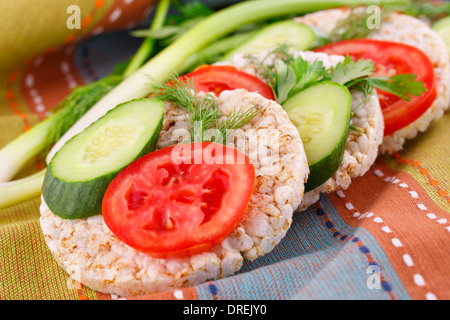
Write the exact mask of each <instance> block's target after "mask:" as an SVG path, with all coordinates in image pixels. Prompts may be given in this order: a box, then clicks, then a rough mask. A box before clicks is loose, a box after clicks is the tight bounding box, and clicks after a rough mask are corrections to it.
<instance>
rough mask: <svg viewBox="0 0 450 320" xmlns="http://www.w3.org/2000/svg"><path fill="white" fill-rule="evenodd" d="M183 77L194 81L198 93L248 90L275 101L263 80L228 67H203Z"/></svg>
mask: <svg viewBox="0 0 450 320" xmlns="http://www.w3.org/2000/svg"><path fill="white" fill-rule="evenodd" d="M183 77H186V78H190V79H192V81H193V83H194V87H195V88H196V90H197V91H198V92H200V91H204V92H213V93H214V94H216V95H219V94H220V93H221V92H222V91H224V90H235V89H246V90H247V91H249V92H257V93H259V94H260V95H262V96H263V97H264V98H266V99H271V100H275V96H274V94H273V91H272V89H271V88H270V87H269V86H268V85H267V84H265V83H264V82H263V81H262V80H261V79H259V78H258V77H255V76H253V75H251V74H249V73H247V72H244V71H240V70H238V69H237V68H235V67H233V66H228V65H214V66H211V65H203V66H200V67H198V68H197V69H195V70H194V71H192V72H190V73H188V74H186V75H184V76H183Z"/></svg>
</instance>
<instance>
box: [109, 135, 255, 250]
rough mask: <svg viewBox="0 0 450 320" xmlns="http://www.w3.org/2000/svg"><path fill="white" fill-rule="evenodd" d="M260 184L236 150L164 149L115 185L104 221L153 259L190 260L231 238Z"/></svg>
mask: <svg viewBox="0 0 450 320" xmlns="http://www.w3.org/2000/svg"><path fill="white" fill-rule="evenodd" d="M179 155H181V156H182V157H180V156H179ZM211 159H212V160H211ZM214 159H216V160H215V161H214ZM223 159H226V160H223ZM222 160H223V161H222ZM254 181H255V170H254V167H253V165H252V164H251V163H250V160H249V158H248V157H247V156H246V155H244V154H243V153H241V152H239V151H237V150H235V149H233V148H230V147H226V146H223V145H219V144H215V143H205V142H199V143H193V144H185V145H178V146H173V147H169V148H164V149H161V150H158V151H155V152H152V153H150V154H148V155H145V156H143V157H142V158H139V159H137V160H135V161H134V162H132V163H131V164H130V165H128V166H127V167H126V168H125V169H124V170H122V171H121V172H120V173H119V175H118V176H117V177H116V178H115V179H114V180H113V181H112V183H111V184H110V185H109V187H108V189H107V191H106V193H105V197H104V200H103V218H104V220H105V223H106V225H107V226H108V227H109V228H110V230H111V231H112V232H113V233H114V234H115V235H116V236H117V237H118V238H119V239H121V240H122V241H123V242H125V243H126V244H128V245H129V246H131V247H133V248H135V249H137V250H139V251H142V252H145V253H147V254H149V255H151V256H152V257H156V258H171V257H185V256H190V255H193V254H197V253H201V252H204V251H206V250H209V249H211V248H213V247H214V246H216V245H217V244H219V243H220V242H221V241H222V240H223V239H225V238H226V237H227V236H228V235H229V234H230V233H231V231H232V230H233V228H234V227H235V226H236V225H237V223H238V222H239V221H240V219H241V217H242V215H243V213H244V212H245V210H246V208H247V204H248V201H249V199H250V196H251V194H252V191H253V185H254Z"/></svg>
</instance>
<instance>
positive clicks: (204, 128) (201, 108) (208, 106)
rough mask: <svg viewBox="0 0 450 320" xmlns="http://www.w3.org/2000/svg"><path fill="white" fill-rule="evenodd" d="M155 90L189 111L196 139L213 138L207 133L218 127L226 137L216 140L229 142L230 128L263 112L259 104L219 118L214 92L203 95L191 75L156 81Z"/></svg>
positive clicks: (192, 134) (187, 116) (191, 127)
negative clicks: (162, 81) (163, 81)
mask: <svg viewBox="0 0 450 320" xmlns="http://www.w3.org/2000/svg"><path fill="white" fill-rule="evenodd" d="M151 94H152V95H153V96H154V97H159V98H160V99H162V100H165V101H171V102H173V103H175V104H176V105H177V106H179V107H181V108H183V109H185V110H186V111H187V112H188V114H187V115H186V121H187V122H188V123H189V125H190V134H191V141H192V142H200V141H210V138H209V137H207V136H206V135H207V132H208V130H209V129H213V128H214V127H215V129H216V130H218V132H219V133H220V134H221V137H222V141H218V139H216V141H215V142H217V143H222V144H225V143H226V137H227V134H228V132H229V130H236V129H239V128H241V127H242V126H244V125H245V124H247V123H248V122H249V121H250V120H251V119H253V117H255V116H256V115H257V114H258V112H259V109H255V108H250V109H248V110H247V111H245V112H243V113H242V112H241V109H239V111H236V109H235V110H234V111H233V112H232V113H231V114H230V115H229V116H228V117H226V119H225V120H222V121H219V117H220V116H221V113H220V111H219V108H218V105H217V100H216V98H215V97H214V96H213V95H212V94H211V93H205V94H203V95H201V96H199V95H198V93H197V90H196V89H195V86H194V84H193V82H192V79H190V78H183V77H174V78H173V79H172V80H170V81H168V82H167V83H164V84H153V85H152V89H151ZM216 138H217V136H216Z"/></svg>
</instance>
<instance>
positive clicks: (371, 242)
mask: <svg viewBox="0 0 450 320" xmlns="http://www.w3.org/2000/svg"><path fill="white" fill-rule="evenodd" d="M320 205H321V207H322V208H323V209H324V214H322V215H318V214H317V212H316V210H315V209H316V208H309V209H308V210H306V211H305V212H303V213H296V214H295V215H294V219H293V224H292V227H291V229H290V230H289V231H288V233H287V235H286V237H285V238H284V239H283V240H282V241H281V242H280V244H279V245H278V246H277V247H276V248H275V249H274V250H273V251H272V252H271V253H269V254H266V255H265V256H263V257H261V258H259V259H256V260H254V261H247V260H246V261H244V265H243V267H242V269H241V270H240V271H239V272H238V273H237V274H236V275H234V276H232V277H228V278H225V279H220V280H216V281H212V283H214V285H215V292H216V295H215V298H217V299H242V300H246V299H390V298H391V297H390V295H389V294H392V296H394V297H395V299H410V297H409V295H408V293H407V292H406V289H405V288H404V287H403V285H402V284H401V282H400V280H399V279H398V276H397V275H396V273H395V271H394V269H393V268H392V265H391V264H390V262H389V260H388V259H387V257H386V255H385V253H384V252H383V250H382V249H381V247H380V246H379V244H378V243H377V241H376V240H375V238H374V237H373V236H372V235H371V234H370V233H369V232H368V231H367V230H365V229H364V228H361V227H359V228H352V227H350V226H348V225H347V224H345V222H344V221H343V220H342V219H341V217H340V216H339V214H338V213H337V212H336V210H335V208H334V207H333V206H332V204H331V202H330V201H329V199H328V198H327V197H322V199H321V201H320ZM324 215H326V216H327V217H328V219H329V221H330V222H331V223H332V225H333V227H334V229H335V230H338V232H339V233H340V234H341V235H342V236H346V237H345V238H344V239H342V236H340V237H335V236H334V235H333V232H332V231H331V230H330V229H329V227H328V226H327V224H326V222H325V220H324ZM355 237H356V238H357V241H354V239H355ZM361 243H362V244H363V246H364V247H365V249H363V250H361V249H360V247H359V246H358V244H361ZM365 250H369V251H370V255H371V257H373V259H374V261H375V263H371V262H370V261H368V260H367V254H366V253H364V252H362V251H365ZM374 268H377V269H376V270H380V271H381V274H382V277H383V279H382V281H372V280H373V279H374V277H375V273H374V272H372V270H373V269H374ZM375 280H377V279H375ZM210 283H211V282H210ZM368 284H369V286H368ZM369 287H372V289H370V288H369ZM373 287H375V288H373ZM195 289H196V291H197V294H198V297H199V299H201V300H209V299H212V298H213V296H212V294H211V288H210V284H201V285H198V286H196V287H195Z"/></svg>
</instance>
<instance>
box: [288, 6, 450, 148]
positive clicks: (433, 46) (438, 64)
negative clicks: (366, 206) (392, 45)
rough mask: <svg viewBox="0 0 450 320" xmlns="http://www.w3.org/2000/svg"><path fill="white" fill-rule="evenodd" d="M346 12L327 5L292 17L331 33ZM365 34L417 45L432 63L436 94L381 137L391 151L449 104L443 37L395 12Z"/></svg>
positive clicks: (449, 75)
mask: <svg viewBox="0 0 450 320" xmlns="http://www.w3.org/2000/svg"><path fill="white" fill-rule="evenodd" d="M349 12H350V10H349V9H342V8H339V9H329V10H323V11H318V12H314V13H311V14H307V15H305V16H302V17H298V18H295V21H297V22H299V23H304V24H306V25H309V26H311V27H313V28H316V29H318V30H320V31H321V32H323V33H325V34H330V33H331V31H332V30H333V28H334V27H335V26H336V25H337V24H338V23H339V21H340V20H342V19H344V18H345V17H347V15H348V14H349ZM368 38H369V39H376V40H384V41H392V42H399V43H404V44H407V45H410V46H413V47H416V48H418V49H420V50H421V51H423V52H424V53H425V54H426V55H427V56H428V57H429V58H430V60H431V62H432V63H433V66H434V73H435V76H436V92H437V96H436V99H435V100H434V102H433V104H432V105H431V106H430V108H428V110H427V111H426V112H425V113H424V114H422V115H421V116H420V117H419V118H418V119H416V120H415V121H414V122H412V123H410V124H409V125H407V126H406V127H404V128H402V129H400V130H397V131H396V132H394V133H392V134H389V135H387V136H385V137H384V138H383V143H382V145H381V146H380V150H379V152H380V153H381V154H393V153H395V152H397V151H400V150H401V149H402V148H403V145H404V143H405V141H406V140H408V139H413V138H415V137H416V136H417V134H418V133H419V132H425V131H426V130H427V128H428V126H429V125H430V123H431V122H432V121H435V120H438V119H440V118H442V116H443V115H444V112H445V111H446V110H447V109H448V107H449V104H450V65H449V64H450V62H449V54H448V51H447V47H446V45H445V43H444V41H443V40H442V39H441V37H440V36H439V35H438V34H437V33H436V32H434V31H433V30H432V29H431V28H430V27H429V26H428V25H427V24H426V23H425V22H423V21H421V20H419V19H416V18H414V17H411V16H408V15H405V14H401V13H396V12H394V13H391V14H389V15H387V16H386V17H385V18H384V19H383V21H382V22H381V28H380V29H376V30H374V32H372V33H371V34H370V35H369V36H368Z"/></svg>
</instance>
